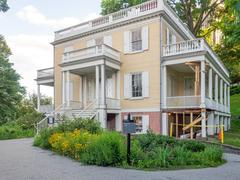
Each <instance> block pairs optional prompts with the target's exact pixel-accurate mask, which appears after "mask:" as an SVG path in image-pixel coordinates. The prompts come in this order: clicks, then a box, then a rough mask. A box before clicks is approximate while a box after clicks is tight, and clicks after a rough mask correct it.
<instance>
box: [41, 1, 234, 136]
mask: <svg viewBox="0 0 240 180" xmlns="http://www.w3.org/2000/svg"><path fill="white" fill-rule="evenodd" d="M52 45H53V46H54V67H53V68H49V69H43V70H39V71H38V77H37V83H38V87H39V88H38V89H39V100H38V107H39V110H42V109H43V108H44V107H43V106H41V105H40V85H48V86H53V87H54V106H55V109H54V111H53V113H49V116H48V117H50V116H52V115H53V114H60V115H63V114H65V115H68V116H75V117H82V118H92V119H94V118H95V119H97V120H99V121H100V122H101V126H102V127H103V128H109V129H114V130H117V131H121V130H122V124H123V119H125V118H126V116H127V114H128V113H130V114H131V116H132V119H133V120H134V121H135V122H136V124H137V132H138V133H145V132H146V131H147V130H150V129H151V130H153V131H154V132H156V133H161V134H164V135H169V133H170V129H171V134H173V135H175V136H176V137H183V136H187V134H189V133H190V134H191V137H192V136H193V135H194V133H196V134H200V135H201V136H202V137H203V138H204V137H206V136H207V135H214V134H215V133H217V132H218V131H219V128H218V125H224V127H225V130H227V129H229V126H230V98H229V97H230V89H229V86H230V81H229V72H228V71H227V69H226V67H225V66H224V65H223V64H222V62H221V61H220V59H219V58H218V57H217V56H216V54H215V53H214V52H213V50H212V49H211V48H210V47H209V45H208V44H207V42H206V41H205V40H204V39H196V38H195V37H194V35H193V34H192V33H191V32H190V31H189V30H188V28H187V27H186V25H184V24H183V22H182V21H181V20H180V19H179V18H178V16H177V15H176V13H175V12H173V11H172V9H171V8H170V7H169V6H168V4H167V3H166V2H165V1H164V0H152V1H147V2H146V3H143V4H140V5H137V6H134V7H131V8H127V9H123V10H121V11H118V12H115V13H113V14H109V15H107V16H103V17H100V18H97V19H94V20H91V21H88V22H85V23H81V24H78V25H76V26H72V27H69V28H66V29H62V30H60V31H57V32H55V40H54V42H52ZM45 109H46V108H45ZM48 117H47V118H48ZM47 118H45V119H44V120H43V121H41V123H40V124H39V127H40V125H41V124H46V121H47Z"/></svg>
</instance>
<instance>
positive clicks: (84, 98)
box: [83, 76, 87, 107]
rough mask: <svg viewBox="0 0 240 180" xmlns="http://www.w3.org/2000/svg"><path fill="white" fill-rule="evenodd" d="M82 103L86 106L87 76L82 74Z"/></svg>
mask: <svg viewBox="0 0 240 180" xmlns="http://www.w3.org/2000/svg"><path fill="white" fill-rule="evenodd" d="M83 104H84V106H85V107H86V106H87V77H86V76H83Z"/></svg>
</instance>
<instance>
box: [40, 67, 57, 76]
mask: <svg viewBox="0 0 240 180" xmlns="http://www.w3.org/2000/svg"><path fill="white" fill-rule="evenodd" d="M53 76H54V69H53V68H47V69H40V70H38V71H37V78H44V77H53Z"/></svg>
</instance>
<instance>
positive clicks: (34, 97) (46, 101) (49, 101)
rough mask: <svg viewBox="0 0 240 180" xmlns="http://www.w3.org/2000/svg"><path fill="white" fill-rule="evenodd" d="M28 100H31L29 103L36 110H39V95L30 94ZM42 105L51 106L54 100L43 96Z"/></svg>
mask: <svg viewBox="0 0 240 180" xmlns="http://www.w3.org/2000/svg"><path fill="white" fill-rule="evenodd" d="M28 100H29V103H30V104H32V105H33V107H34V108H37V101H38V96H37V94H35V93H33V94H29V96H28ZM40 104H41V105H51V104H52V98H51V97H48V96H46V95H41V99H40Z"/></svg>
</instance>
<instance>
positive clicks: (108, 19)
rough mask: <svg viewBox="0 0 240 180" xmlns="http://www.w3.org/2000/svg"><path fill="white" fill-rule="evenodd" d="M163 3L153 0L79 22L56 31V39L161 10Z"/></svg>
mask: <svg viewBox="0 0 240 180" xmlns="http://www.w3.org/2000/svg"><path fill="white" fill-rule="evenodd" d="M160 7H161V5H160V1H158V0H152V1H148V2H146V3H143V4H140V5H137V6H134V7H131V8H126V9H123V10H121V11H118V12H115V13H112V14H109V15H107V16H103V17H100V18H97V19H94V20H91V21H88V22H84V23H81V24H78V25H76V26H72V27H69V28H65V29H62V30H60V31H56V32H55V41H58V40H60V39H64V38H67V37H70V36H74V35H78V34H81V33H84V32H88V31H91V30H94V29H97V28H101V27H103V26H107V25H111V24H114V23H118V22H122V21H127V20H129V19H131V18H135V17H140V16H143V15H146V14H150V13H153V12H156V11H159V9H160Z"/></svg>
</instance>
